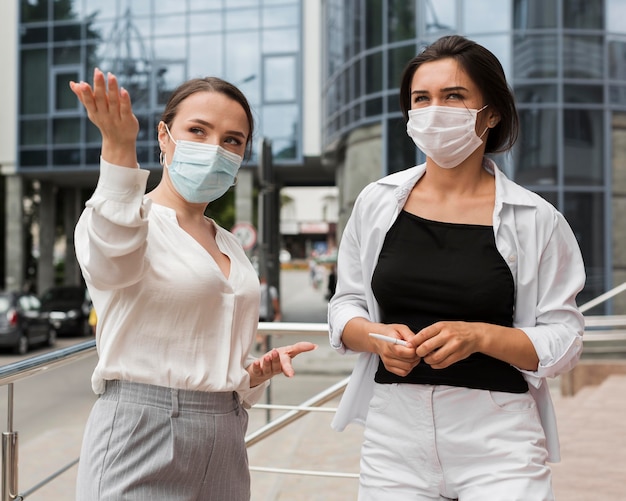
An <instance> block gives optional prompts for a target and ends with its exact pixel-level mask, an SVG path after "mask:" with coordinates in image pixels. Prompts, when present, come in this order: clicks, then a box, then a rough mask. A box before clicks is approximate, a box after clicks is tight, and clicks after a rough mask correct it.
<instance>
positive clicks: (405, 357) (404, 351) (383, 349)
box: [370, 324, 422, 377]
mask: <svg viewBox="0 0 626 501" xmlns="http://www.w3.org/2000/svg"><path fill="white" fill-rule="evenodd" d="M377 325H378V326H379V327H378V329H376V330H375V331H372V332H377V333H378V334H382V335H384V336H388V337H393V338H398V339H404V340H405V341H406V340H409V339H411V338H412V337H414V336H415V334H414V333H413V332H412V331H411V329H409V328H408V327H407V326H406V325H402V324H377ZM381 327H382V328H381ZM370 342H371V343H372V344H373V351H374V352H375V353H378V356H380V359H381V360H382V362H383V364H384V365H385V368H386V369H387V370H388V371H389V372H391V373H392V374H396V375H397V376H401V377H404V376H406V375H408V374H409V373H410V372H411V371H412V370H413V369H414V368H415V366H416V365H417V364H419V363H420V362H421V360H422V359H421V357H420V356H418V355H417V353H416V352H415V348H413V347H412V346H411V347H406V346H402V345H400V344H393V343H388V342H387V341H382V340H380V339H376V338H372V337H370Z"/></svg>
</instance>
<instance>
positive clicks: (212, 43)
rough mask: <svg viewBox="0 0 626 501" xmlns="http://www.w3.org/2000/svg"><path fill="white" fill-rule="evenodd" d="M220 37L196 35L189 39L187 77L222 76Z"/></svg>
mask: <svg viewBox="0 0 626 501" xmlns="http://www.w3.org/2000/svg"><path fill="white" fill-rule="evenodd" d="M223 52H224V51H223V50H222V36H221V35H202V36H201V35H198V36H190V37H189V60H188V62H189V76H191V77H204V76H208V75H211V76H220V75H223V74H224V66H223V63H222V55H223Z"/></svg>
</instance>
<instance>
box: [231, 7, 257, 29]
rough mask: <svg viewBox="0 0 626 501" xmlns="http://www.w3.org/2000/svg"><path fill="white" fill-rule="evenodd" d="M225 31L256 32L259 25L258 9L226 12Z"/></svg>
mask: <svg viewBox="0 0 626 501" xmlns="http://www.w3.org/2000/svg"><path fill="white" fill-rule="evenodd" d="M225 14H226V29H227V30H246V29H248V30H256V29H258V28H259V27H260V25H261V20H260V19H259V17H260V16H259V10H258V9H242V10H227V11H226V12H225Z"/></svg>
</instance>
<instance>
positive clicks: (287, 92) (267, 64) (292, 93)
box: [263, 56, 296, 102]
mask: <svg viewBox="0 0 626 501" xmlns="http://www.w3.org/2000/svg"><path fill="white" fill-rule="evenodd" d="M263 77H264V78H263V84H264V85H263V101H264V102H271V101H274V102H280V101H293V100H295V98H296V58H295V56H284V57H266V58H265V59H264V60H263Z"/></svg>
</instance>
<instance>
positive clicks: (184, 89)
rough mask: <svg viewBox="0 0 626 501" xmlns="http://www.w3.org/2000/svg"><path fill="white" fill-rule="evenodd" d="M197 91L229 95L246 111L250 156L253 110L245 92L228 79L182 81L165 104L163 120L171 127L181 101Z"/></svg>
mask: <svg viewBox="0 0 626 501" xmlns="http://www.w3.org/2000/svg"><path fill="white" fill-rule="evenodd" d="M196 92H217V93H219V94H223V95H225V96H226V97H229V98H230V99H232V100H233V101H236V102H237V103H239V104H240V105H241V107H242V108H243V110H244V112H245V113H246V117H247V118H248V126H249V128H250V133H249V134H248V138H247V139H246V155H245V156H246V158H249V157H250V155H251V153H252V137H253V135H254V117H253V116H252V110H251V109H250V104H249V103H248V100H247V99H246V96H244V95H243V92H241V91H240V90H239V89H238V88H237V87H235V86H234V85H233V84H231V83H229V82H227V81H226V80H222V79H221V78H217V77H204V78H192V79H191V80H187V81H186V82H184V83H182V84H181V85H179V86H178V87H177V88H176V89H175V90H174V91H173V92H172V94H171V95H170V98H169V100H168V101H167V104H166V105H165V109H164V110H163V114H162V115H161V120H163V122H165V123H166V124H167V126H168V127H170V126H171V125H172V122H173V121H174V118H176V114H177V113H178V106H179V105H180V103H182V102H183V101H184V100H185V99H187V98H188V97H189V96H191V95H192V94H195V93H196Z"/></svg>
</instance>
